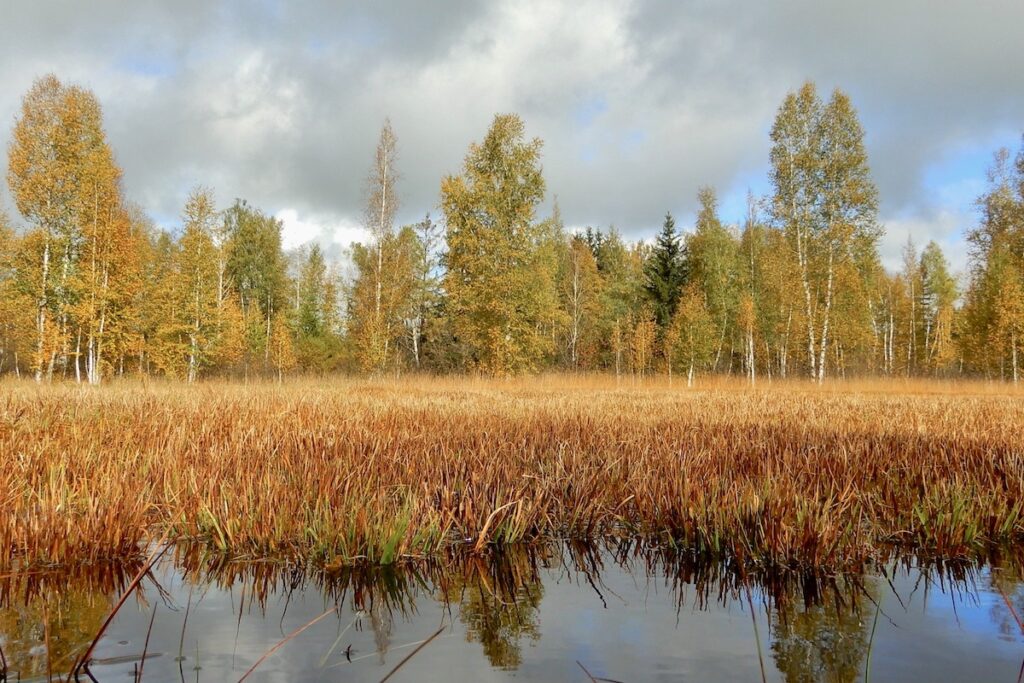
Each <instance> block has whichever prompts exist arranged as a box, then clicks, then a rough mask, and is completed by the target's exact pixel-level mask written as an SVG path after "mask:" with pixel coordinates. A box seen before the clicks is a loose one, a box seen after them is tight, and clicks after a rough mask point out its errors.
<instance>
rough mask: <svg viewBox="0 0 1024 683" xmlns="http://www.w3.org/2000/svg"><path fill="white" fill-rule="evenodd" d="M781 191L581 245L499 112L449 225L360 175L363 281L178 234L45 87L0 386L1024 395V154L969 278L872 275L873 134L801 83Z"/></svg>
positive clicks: (925, 260) (235, 232) (3, 249)
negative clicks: (565, 386) (701, 380)
mask: <svg viewBox="0 0 1024 683" xmlns="http://www.w3.org/2000/svg"><path fill="white" fill-rule="evenodd" d="M771 143H772V145H771V155H770V162H771V166H770V168H771V170H770V180H771V192H770V194H769V195H768V196H765V197H754V196H750V197H749V198H748V211H747V215H746V217H745V219H744V220H743V221H742V222H741V224H739V225H728V224H726V223H724V222H723V221H722V219H721V218H720V216H719V211H718V200H717V197H716V194H715V191H714V190H713V189H712V188H710V187H704V188H700V189H699V190H698V193H697V197H698V200H699V207H700V208H699V211H698V214H697V219H696V224H695V226H693V229H692V230H690V231H685V232H684V231H681V230H680V229H679V228H678V227H677V226H676V224H675V220H674V218H673V217H672V215H671V214H666V215H665V217H664V221H663V224H662V228H661V231H660V232H659V233H658V235H657V238H656V239H655V240H654V241H653V242H652V243H648V242H645V241H637V242H629V241H627V240H625V239H624V238H623V237H622V236H621V235H620V234H619V233H618V232H617V231H616V230H615V229H614V228H607V229H601V228H592V227H588V228H586V229H584V230H578V231H569V230H567V229H566V227H565V225H564V223H563V221H562V218H561V215H560V213H559V210H558V206H557V201H556V202H555V206H554V210H553V211H552V213H551V215H548V216H540V215H538V212H539V211H540V207H541V205H542V203H543V201H544V198H545V193H546V185H545V180H544V177H543V173H542V168H541V150H542V141H541V140H539V139H536V138H533V139H529V138H527V136H526V133H525V126H524V123H523V121H522V120H521V119H520V118H519V117H518V116H516V115H512V114H502V115H497V116H495V118H494V120H493V122H492V124H491V126H490V128H489V129H488V131H487V132H486V135H485V136H484V138H483V139H482V140H481V141H480V142H476V143H473V144H471V145H470V146H469V149H468V151H467V153H466V157H465V160H464V163H463V166H462V169H461V170H460V171H459V172H458V173H456V174H452V175H449V176H447V177H445V178H444V179H443V180H442V182H441V187H440V203H439V204H440V206H439V208H440V211H441V217H442V220H441V221H440V222H436V221H435V220H434V219H433V218H432V217H431V215H430V214H429V213H427V214H426V215H425V217H424V218H423V220H421V221H420V222H418V223H415V224H412V225H405V226H396V224H395V222H396V219H395V217H396V215H397V212H398V206H399V196H400V188H399V183H398V178H399V174H398V169H397V141H396V136H395V134H394V132H393V130H392V128H391V125H390V124H389V123H387V122H385V124H384V126H383V128H382V130H381V134H380V138H379V143H378V145H377V149H376V153H375V156H374V158H373V160H372V163H371V165H370V173H369V183H368V191H367V193H366V205H365V214H364V218H363V224H364V227H365V228H366V229H367V232H368V234H369V235H370V239H369V240H367V241H366V243H359V244H354V245H352V247H351V253H350V257H351V266H352V268H351V271H352V272H351V274H350V276H349V277H342V276H341V272H340V270H339V268H338V266H337V264H332V263H329V262H328V260H327V258H326V257H325V254H324V253H323V251H322V250H321V249H320V248H319V247H318V246H317V245H316V244H312V245H310V246H307V247H303V248H301V249H298V250H295V251H292V252H285V251H284V250H283V248H282V243H281V230H282V224H281V222H280V221H279V220H277V219H276V218H274V217H273V216H270V215H267V214H266V213H264V212H262V211H261V210H260V209H258V208H256V207H254V206H252V205H250V204H248V203H247V202H246V201H244V200H236V201H235V202H234V203H232V204H231V205H230V206H229V207H227V208H226V209H220V208H218V207H217V204H216V200H215V197H214V194H213V192H212V191H211V190H209V189H207V188H203V187H198V188H196V189H195V190H193V191H192V193H191V194H190V196H189V197H188V199H187V201H186V204H185V206H184V207H183V209H182V214H181V227H180V229H179V230H176V231H173V232H172V231H168V230H162V229H158V228H156V227H155V226H154V225H153V223H152V221H151V220H150V219H149V218H148V217H147V216H146V214H145V212H144V211H143V210H142V209H141V208H140V207H138V206H137V205H135V204H133V203H131V202H129V201H128V200H127V199H126V198H125V196H124V193H123V190H122V183H121V169H120V168H119V167H118V166H117V163H116V160H115V157H114V154H113V152H112V150H111V148H110V145H109V143H108V142H107V140H106V136H105V133H104V130H103V123H102V110H101V107H100V104H99V102H98V101H97V99H96V97H95V96H94V95H93V94H92V93H91V92H89V91H88V90H85V89H83V88H80V87H77V86H74V85H68V84H64V83H62V82H61V81H59V80H58V79H57V78H56V77H54V76H46V77H43V78H40V79H38V80H37V81H36V82H35V83H34V85H33V86H32V88H31V89H30V90H29V91H28V93H27V94H26V95H25V96H24V98H23V101H22V107H21V110H20V113H19V115H18V116H17V118H16V121H15V125H14V129H13V133H12V139H11V142H10V145H9V149H8V152H9V154H8V160H9V168H8V173H7V181H8V184H9V187H10V191H11V195H12V196H13V198H14V202H15V204H16V208H17V210H18V213H20V215H21V217H22V218H23V221H24V222H23V225H21V226H20V227H19V228H18V229H15V228H14V227H13V223H12V221H11V220H10V219H9V218H8V217H6V216H5V215H4V214H2V213H0V373H9V374H16V375H19V376H33V377H34V378H35V379H36V380H38V381H49V380H53V379H74V380H76V381H80V382H89V383H93V384H97V383H100V382H101V381H103V380H104V379H106V378H110V377H113V376H126V375H162V376H167V377H174V378H180V379H183V380H187V381H190V382H191V381H195V380H197V379H198V378H201V377H207V376H217V375H229V376H277V377H282V376H283V375H284V374H286V373H291V372H315V373H323V372H331V371H346V372H363V373H376V374H381V373H397V372H406V371H417V372H433V373H448V372H477V373H486V374H492V375H510V374H515V373H522V372H536V371H542V370H545V369H563V370H571V371H606V372H614V373H616V374H627V373H628V374H632V375H640V376H642V375H646V374H650V373H668V374H670V375H671V374H673V373H675V374H679V375H681V376H684V377H686V378H687V381H688V382H690V383H692V382H693V381H694V378H695V377H696V376H698V375H700V374H703V373H728V374H736V375H743V376H746V377H747V378H749V380H750V381H751V382H754V381H757V379H758V378H759V377H761V378H769V379H770V378H773V377H799V376H804V377H809V378H813V379H814V380H817V381H819V382H820V381H824V380H825V379H826V377H829V376H850V375H853V374H856V375H865V374H877V375H889V376H915V375H937V376H954V375H962V374H973V375H981V376H986V377H993V378H1003V379H1010V380H1013V381H1015V382H1016V381H1018V379H1019V374H1020V365H1021V361H1022V358H1021V351H1022V344H1024V149H1022V151H1021V152H1020V153H1019V154H1018V155H1017V156H1016V158H1015V159H1012V160H1011V157H1010V154H1009V153H1008V152H1007V151H1006V150H1001V151H1000V152H998V153H997V154H996V157H995V162H994V164H993V167H992V170H991V172H990V174H989V186H988V189H987V190H986V192H985V194H984V195H983V196H982V197H980V198H979V200H978V208H979V221H978V225H977V226H976V227H975V228H974V229H973V230H971V231H970V233H969V234H968V242H969V244H970V249H971V253H970V269H969V272H968V273H967V274H966V277H965V278H964V282H963V283H961V282H958V280H957V278H955V277H954V276H953V274H952V273H951V272H950V268H949V265H948V263H947V261H946V258H945V256H944V254H943V252H942V250H941V248H940V247H939V245H938V244H936V243H935V242H930V243H928V244H927V245H925V246H924V248H923V249H922V250H921V251H920V253H918V251H917V249H916V248H915V246H914V245H913V244H912V243H908V245H907V247H906V248H905V250H904V259H903V266H902V268H901V270H900V271H899V272H896V273H890V272H887V271H886V270H885V269H884V268H883V267H882V265H881V260H880V258H879V254H878V243H879V239H880V237H881V236H882V234H883V227H882V225H881V224H880V223H879V220H878V191H877V188H876V186H875V184H874V182H873V180H872V178H871V172H870V168H869V164H868V158H867V154H866V151H865V147H864V132H863V129H862V127H861V124H860V122H859V120H858V116H857V113H856V111H855V109H854V107H853V105H852V103H851V101H850V99H849V97H848V96H847V95H846V94H844V93H843V92H841V91H839V90H836V91H834V92H833V93H832V94H831V96H830V97H829V98H828V99H827V100H825V99H823V98H822V97H821V96H820V95H819V93H818V91H817V89H816V87H815V86H814V84H812V83H807V84H805V85H804V86H803V87H801V88H800V89H799V90H797V91H795V92H792V93H790V94H788V95H787V96H786V98H785V100H784V101H783V102H782V104H781V106H780V108H779V110H778V113H777V116H776V119H775V122H774V125H773V127H772V130H771Z"/></svg>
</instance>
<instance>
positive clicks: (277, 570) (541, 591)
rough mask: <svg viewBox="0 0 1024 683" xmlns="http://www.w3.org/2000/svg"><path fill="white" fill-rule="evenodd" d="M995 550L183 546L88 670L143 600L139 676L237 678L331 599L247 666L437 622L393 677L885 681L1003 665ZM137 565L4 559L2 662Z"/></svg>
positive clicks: (136, 615)
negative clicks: (379, 550) (233, 556)
mask: <svg viewBox="0 0 1024 683" xmlns="http://www.w3.org/2000/svg"><path fill="white" fill-rule="evenodd" d="M996 567H997V568H995V569H993V568H991V566H977V565H969V564H964V563H957V564H930V565H928V566H926V567H923V566H922V565H921V563H920V562H915V561H913V560H912V559H906V560H904V561H902V562H899V563H894V564H892V565H891V566H889V567H888V568H887V569H886V570H885V571H879V573H877V574H873V575H868V576H849V577H820V576H806V575H800V574H796V573H792V572H780V573H775V574H762V575H759V576H756V577H749V578H744V575H743V574H742V573H740V572H739V571H737V568H736V567H734V566H730V565H726V564H722V563H703V562H698V561H696V560H695V559H694V558H693V557H690V556H687V555H679V554H673V553H669V552H666V551H664V550H661V549H656V548H649V547H644V546H643V545H638V544H634V543H614V544H608V545H606V546H603V547H601V548H599V549H598V548H594V547H592V546H588V545H583V544H578V543H571V542H570V543H567V544H565V545H552V546H541V547H526V548H516V549H509V550H507V551H505V552H502V553H494V554H491V555H486V556H475V557H468V558H466V557H463V558H456V557H449V558H447V559H445V560H444V561H436V562H428V563H423V564H419V565H417V566H415V567H405V568H399V567H390V568H379V567H373V568H345V569H341V570H338V571H333V572H325V571H317V572H310V571H305V570H303V568H301V567H294V566H289V565H282V564H276V563H270V562H248V563H241V562H225V561H224V560H223V559H222V558H219V557H211V556H210V555H208V554H206V553H204V552H203V551H201V550H197V549H177V550H176V552H175V554H174V557H167V558H166V559H165V560H164V561H163V562H162V563H161V564H160V565H158V567H156V568H155V569H154V571H153V572H152V573H151V575H150V576H149V577H148V578H147V580H146V581H145V582H144V584H143V585H144V590H142V591H141V592H140V593H139V594H138V595H136V596H135V597H134V599H132V600H129V601H128V603H127V604H126V605H125V607H124V608H123V609H122V611H121V612H120V613H119V614H118V616H117V618H116V619H115V621H114V622H113V625H112V627H111V629H110V630H109V631H108V633H107V634H106V635H105V636H104V638H103V639H102V640H101V641H100V646H99V647H98V648H97V650H96V652H95V653H94V661H93V663H92V665H91V667H90V670H91V673H92V674H93V675H94V676H96V678H97V679H98V680H101V681H105V680H123V678H122V676H123V675H124V674H132V673H133V672H134V671H136V667H138V666H139V665H140V664H142V657H141V655H142V649H143V645H144V636H145V634H146V631H147V626H148V624H149V619H150V617H151V616H152V615H153V614H154V610H156V617H155V622H154V627H153V633H152V643H151V645H150V647H149V650H148V652H149V656H147V658H146V661H145V664H144V666H145V675H144V678H145V679H147V680H150V679H152V680H168V679H175V680H182V681H184V680H197V681H201V680H209V681H216V680H237V679H238V678H239V676H240V675H241V674H242V673H243V672H244V671H245V670H247V669H248V668H249V667H250V666H251V665H252V664H253V663H254V662H256V661H257V660H258V659H259V658H260V657H261V656H262V655H263V654H265V653H266V652H267V651H268V650H270V649H271V648H273V647H274V646H275V645H276V644H278V643H280V642H281V641H282V640H286V638H287V634H289V633H291V632H293V631H295V630H297V629H299V628H302V627H303V626H304V625H306V624H309V623H310V622H311V621H312V620H313V619H314V618H315V617H316V616H318V615H320V614H322V613H323V612H324V611H325V610H329V609H330V608H332V607H334V606H337V608H338V609H337V612H336V616H333V615H332V616H331V617H330V618H328V619H326V620H324V621H323V622H318V623H316V624H315V625H313V626H311V627H310V628H309V629H308V630H305V631H303V632H302V633H301V635H299V636H297V637H295V638H294V640H291V641H288V642H286V643H285V645H284V646H282V647H281V648H280V649H279V650H277V651H275V652H274V654H273V655H272V656H271V657H268V658H267V660H266V661H265V662H262V663H261V664H260V666H259V667H258V668H257V672H256V674H255V675H254V676H253V678H251V679H250V680H310V681H313V680H338V679H339V678H344V679H346V680H351V679H355V680H379V679H380V678H381V677H382V676H383V675H384V674H385V673H387V672H388V671H389V670H390V669H392V668H393V667H394V666H395V665H396V664H398V662H399V661H400V660H402V658H404V657H406V656H407V655H409V654H410V653H411V652H414V651H415V648H417V647H418V646H419V645H420V644H421V643H423V641H425V640H426V639H427V638H428V637H429V636H430V635H431V634H432V633H433V632H435V631H436V630H437V629H438V627H439V626H444V631H443V635H442V636H441V637H440V638H438V639H437V640H436V641H432V642H430V644H429V646H424V647H423V649H422V651H421V652H420V651H416V653H415V656H414V658H413V659H411V660H410V663H409V664H407V665H405V666H407V667H408V669H406V670H403V672H402V673H403V675H404V676H405V677H406V679H407V680H412V679H413V678H416V679H419V680H424V679H426V680H452V679H461V678H466V679H473V680H496V679H503V678H505V677H507V676H508V675H510V674H512V673H514V674H515V675H516V676H517V677H519V678H527V679H529V680H587V679H586V676H585V674H584V673H583V672H582V669H581V667H579V666H578V665H577V664H576V662H577V661H580V662H581V663H584V664H585V665H586V667H587V669H588V670H589V671H591V672H593V674H594V675H595V676H606V677H607V678H610V679H619V680H637V679H643V680H647V679H659V678H661V679H665V680H668V679H676V678H679V677H681V676H682V677H688V678H695V679H721V678H737V679H747V680H759V679H760V675H761V674H760V668H761V665H762V664H763V665H764V667H765V669H766V676H767V678H768V679H769V680H778V681H793V682H804V681H830V682H837V683H838V682H846V681H855V680H863V679H864V677H865V668H866V666H867V663H868V662H869V661H870V662H871V668H872V672H871V674H872V676H875V677H877V678H878V679H879V680H881V679H885V680H896V681H901V680H908V681H909V680H921V679H924V678H929V677H931V678H933V679H936V680H962V679H963V677H967V676H969V675H971V673H972V672H973V673H974V674H975V676H974V677H975V678H977V677H978V675H979V674H981V673H987V672H992V673H993V676H992V678H995V677H997V675H996V674H998V676H1003V674H1004V673H1007V672H1008V673H1009V674H1010V676H1009V678H1010V679H1011V680H1012V679H1013V677H1014V676H1016V672H1017V669H1018V667H1020V660H1021V657H1024V647H1022V644H1024V637H1022V627H1021V624H1020V623H1019V616H1020V615H1021V614H1024V590H1022V588H1021V569H1020V567H1021V565H1020V563H1019V562H1016V561H1012V560H1010V561H1008V560H1002V561H1000V562H998V563H997V564H996ZM137 571H138V567H137V566H109V567H99V568H92V569H91V570H90V571H88V572H81V573H79V574H77V575H76V574H73V573H67V572H63V573H54V572H49V573H47V572H42V573H31V574H22V575H17V576H7V577H0V647H2V649H3V651H4V653H5V655H6V658H7V660H8V662H9V665H10V671H9V680H30V679H33V678H35V679H38V680H45V679H46V677H47V676H48V673H51V672H52V673H53V674H55V675H61V674H64V675H66V674H67V672H68V671H69V670H70V669H71V667H72V666H73V664H74V662H75V660H76V658H77V657H78V656H80V655H81V654H82V653H83V652H84V651H85V649H86V648H87V647H88V644H89V642H90V641H91V640H92V637H93V635H94V634H95V633H96V632H97V630H98V629H99V628H100V625H101V624H102V622H103V620H104V618H105V617H106V615H107V613H108V612H109V610H110V609H111V608H112V606H113V604H114V602H115V601H116V599H117V597H118V596H119V595H120V593H121V591H122V590H123V589H124V586H125V585H126V584H127V583H128V582H129V581H130V579H131V577H132V576H133V575H134V574H135V572H137ZM751 607H753V608H754V615H753V617H754V619H753V621H752V620H751V616H752V615H751V613H750V608H751ZM331 624H333V626H331ZM876 625H877V629H876ZM755 629H756V631H755ZM757 634H760V635H759V636H758V635H757ZM758 637H760V638H761V639H762V640H764V642H765V645H766V647H765V648H764V650H763V651H760V649H759V646H758V644H757V638H758ZM759 651H760V652H761V654H760V656H759V654H758V653H759ZM927 672H930V673H927ZM926 674H927V675H926ZM981 677H982V678H987V676H984V675H983V676H981ZM396 678H397V677H396Z"/></svg>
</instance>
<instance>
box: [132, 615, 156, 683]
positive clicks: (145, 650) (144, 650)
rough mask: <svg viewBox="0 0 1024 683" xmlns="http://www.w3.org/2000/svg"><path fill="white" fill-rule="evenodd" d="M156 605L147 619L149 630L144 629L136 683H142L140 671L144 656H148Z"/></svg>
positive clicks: (144, 664)
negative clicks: (143, 640) (143, 641)
mask: <svg viewBox="0 0 1024 683" xmlns="http://www.w3.org/2000/svg"><path fill="white" fill-rule="evenodd" d="M157 607H158V605H156V604H154V605H153V614H151V615H150V617H149V628H148V629H146V642H145V643H144V644H143V645H142V661H141V662H139V673H138V675H137V676H136V678H135V680H136V681H137V682H138V683H142V670H143V668H145V666H146V655H147V654H149V636H150V635H151V634H152V633H153V621H154V620H155V619H156V608H157Z"/></svg>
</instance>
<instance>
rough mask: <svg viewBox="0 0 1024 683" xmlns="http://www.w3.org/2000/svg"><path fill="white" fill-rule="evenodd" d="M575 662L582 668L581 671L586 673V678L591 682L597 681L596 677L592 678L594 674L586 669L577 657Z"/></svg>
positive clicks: (595, 682)
mask: <svg viewBox="0 0 1024 683" xmlns="http://www.w3.org/2000/svg"><path fill="white" fill-rule="evenodd" d="M576 663H577V664H579V665H580V668H581V669H583V673H585V674H587V678H589V679H590V680H591V681H592V682H593V683H597V679H596V678H594V674H592V673H590V672H589V671H587V667H585V666H583V662H581V661H580V660H578V659H577V660H576Z"/></svg>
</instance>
